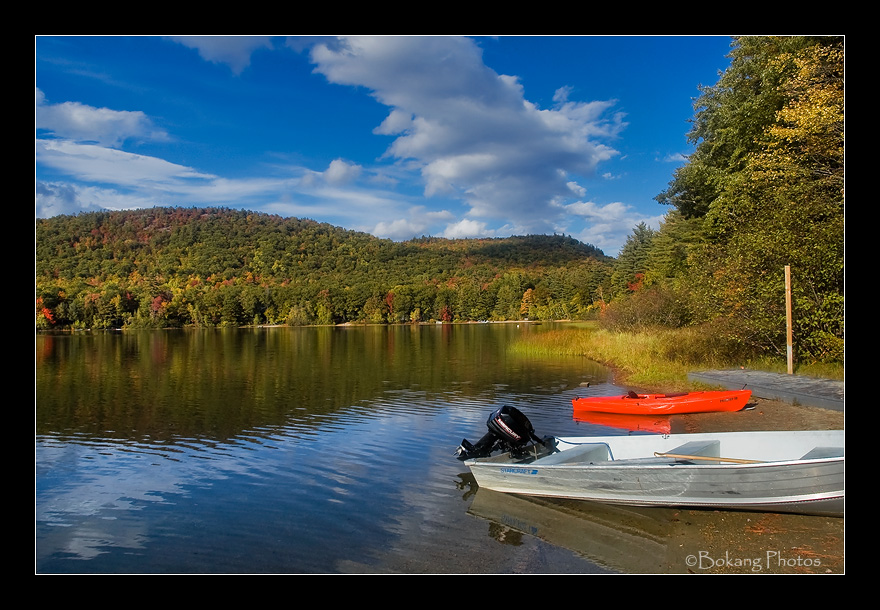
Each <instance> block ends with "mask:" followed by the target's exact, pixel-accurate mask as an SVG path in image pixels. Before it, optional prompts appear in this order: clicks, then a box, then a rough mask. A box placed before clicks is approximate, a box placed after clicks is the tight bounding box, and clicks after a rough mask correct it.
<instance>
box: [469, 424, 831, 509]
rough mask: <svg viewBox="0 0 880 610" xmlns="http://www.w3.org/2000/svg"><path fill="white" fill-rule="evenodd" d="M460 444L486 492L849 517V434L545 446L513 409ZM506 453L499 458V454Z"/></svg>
mask: <svg viewBox="0 0 880 610" xmlns="http://www.w3.org/2000/svg"><path fill="white" fill-rule="evenodd" d="M487 426H488V427H489V432H488V433H487V434H486V435H484V436H483V438H481V439H480V441H479V442H478V443H477V444H476V445H473V444H471V443H469V442H468V441H466V440H465V441H462V445H461V446H460V447H459V450H458V454H459V459H462V460H464V461H465V464H467V466H468V467H469V468H470V470H471V472H472V473H473V475H474V478H475V479H476V480H477V484H478V485H479V486H480V487H482V488H486V489H492V490H495V491H502V492H507V493H517V494H524V495H535V496H545V497H556V498H572V499H579V500H591V501H594V502H604V503H609V504H621V505H630V506H678V507H695V508H714V509H727V510H752V511H760V512H797V513H804V514H820V515H829V516H842V515H843V503H844V449H845V436H844V432H843V431H842V430H821V431H811V430H808V431H784V432H721V433H714V434H712V433H708V434H669V435H667V434H662V435H661V434H645V435H633V436H595V437H568V438H554V437H547V438H544V439H539V438H538V437H537V436H536V435H535V433H534V429H533V428H532V425H531V423H530V422H529V421H528V419H527V418H526V417H525V415H523V414H522V413H521V412H519V411H518V410H517V409H515V408H513V407H502V408H500V409H498V410H496V411H495V412H494V413H492V415H491V416H490V417H489V420H488V421H487ZM498 450H500V451H501V452H502V453H500V454H499V455H494V456H493V455H492V453H493V452H495V451H498Z"/></svg>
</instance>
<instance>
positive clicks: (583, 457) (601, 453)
mask: <svg viewBox="0 0 880 610" xmlns="http://www.w3.org/2000/svg"><path fill="white" fill-rule="evenodd" d="M606 461H608V445H606V444H604V443H587V444H584V445H578V446H577V447H572V448H571V449H566V450H565V451H560V452H558V453H551V454H550V455H548V456H547V457H542V458H541V459H539V460H536V461H535V462H534V464H535V466H538V465H545V464H569V463H572V462H606Z"/></svg>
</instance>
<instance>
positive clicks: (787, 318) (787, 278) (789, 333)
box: [785, 265, 794, 375]
mask: <svg viewBox="0 0 880 610" xmlns="http://www.w3.org/2000/svg"><path fill="white" fill-rule="evenodd" d="M785 326H786V330H787V337H786V349H785V352H786V357H787V359H788V374H789V375H791V374H792V373H794V346H793V344H792V343H793V342H792V331H791V267H790V266H789V265H786V266H785Z"/></svg>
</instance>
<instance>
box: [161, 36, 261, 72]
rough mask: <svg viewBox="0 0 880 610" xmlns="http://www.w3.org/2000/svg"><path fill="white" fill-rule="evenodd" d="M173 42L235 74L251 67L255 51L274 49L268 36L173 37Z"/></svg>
mask: <svg viewBox="0 0 880 610" xmlns="http://www.w3.org/2000/svg"><path fill="white" fill-rule="evenodd" d="M171 40H174V41H175V42H178V43H180V44H182V45H184V46H186V47H189V48H191V49H195V50H196V51H198V52H199V56H200V57H201V58H202V59H204V60H205V61H210V62H212V63H218V64H226V65H227V66H229V68H230V69H231V70H232V72H233V73H234V74H241V73H242V72H243V71H244V70H245V68H247V67H248V66H250V64H251V56H252V55H253V53H254V52H255V51H257V50H259V49H271V48H272V41H271V39H270V38H269V37H268V36H173V37H172V38H171Z"/></svg>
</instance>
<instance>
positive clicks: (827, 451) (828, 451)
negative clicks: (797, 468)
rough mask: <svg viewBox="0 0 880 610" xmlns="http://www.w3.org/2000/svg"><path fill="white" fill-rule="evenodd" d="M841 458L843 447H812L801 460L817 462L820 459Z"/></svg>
mask: <svg viewBox="0 0 880 610" xmlns="http://www.w3.org/2000/svg"><path fill="white" fill-rule="evenodd" d="M836 457H843V447H813V448H812V449H811V450H810V451H808V452H807V453H806V454H805V455H804V456H803V457H802V458H801V459H802V460H818V459H822V458H836Z"/></svg>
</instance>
